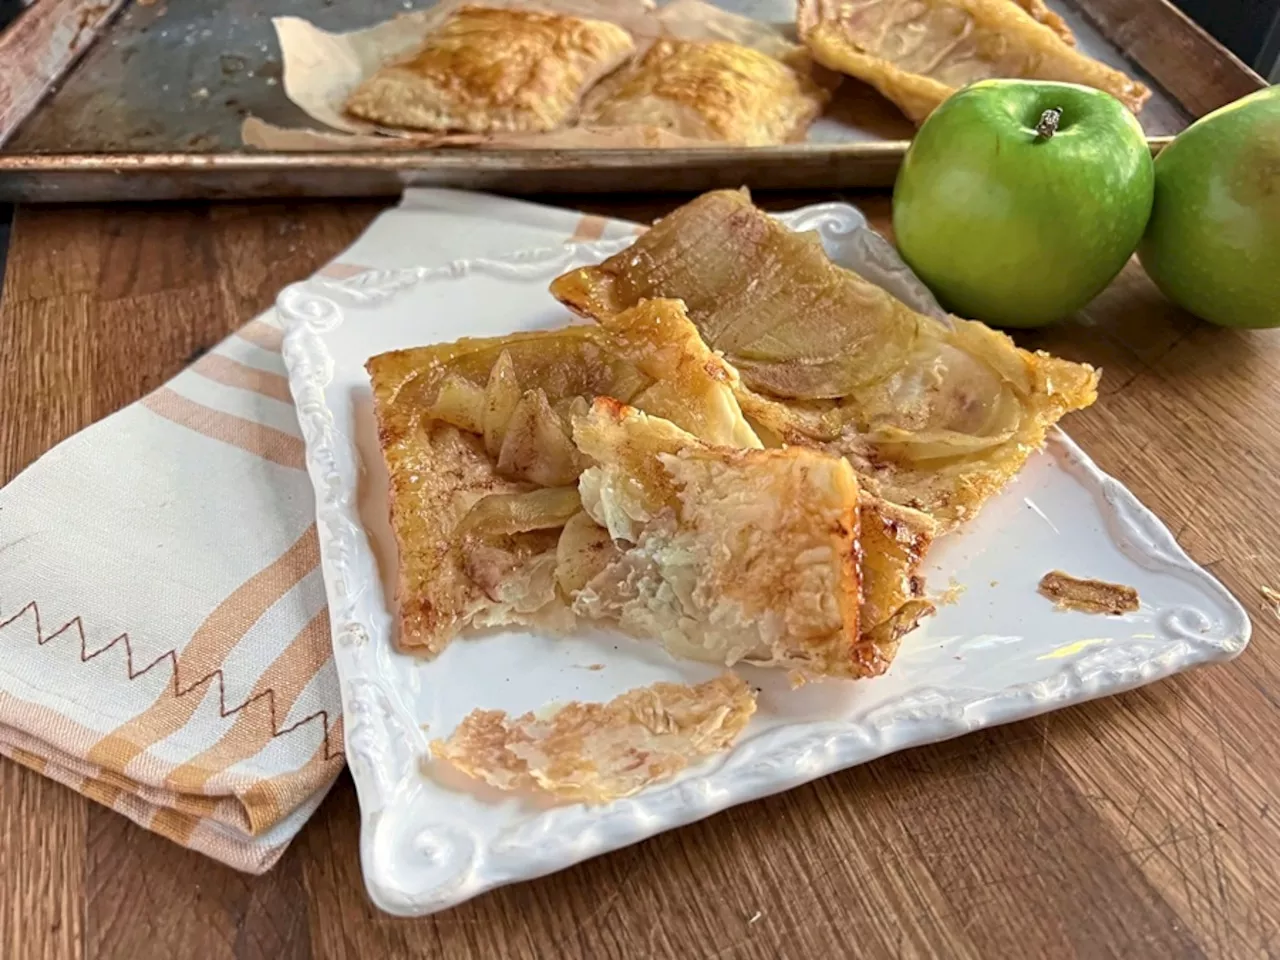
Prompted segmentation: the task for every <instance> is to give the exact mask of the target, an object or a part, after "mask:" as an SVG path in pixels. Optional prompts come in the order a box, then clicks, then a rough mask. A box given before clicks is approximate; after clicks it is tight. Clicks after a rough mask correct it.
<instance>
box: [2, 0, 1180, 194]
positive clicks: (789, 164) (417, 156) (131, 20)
mask: <svg viewBox="0 0 1280 960" xmlns="http://www.w3.org/2000/svg"><path fill="white" fill-rule="evenodd" d="M717 2H718V4H719V5H720V6H722V7H724V8H726V9H730V10H733V11H734V12H738V13H742V14H745V15H747V16H751V17H754V18H755V19H757V20H761V21H765V22H773V23H781V24H789V23H790V22H791V21H792V19H793V16H794V3H793V0H717ZM423 5H425V4H421V3H414V2H410V0H365V2H363V3H359V4H354V3H343V2H339V0H289V2H285V3H282V4H278V5H272V6H271V7H270V9H269V12H268V10H265V9H264V8H263V5H261V4H259V3H256V2H254V0H157V2H155V3H151V4H144V3H140V2H131V3H130V4H129V5H128V6H127V7H126V8H125V9H124V10H123V11H122V12H120V13H119V14H118V15H117V16H116V17H115V18H114V20H113V21H112V22H111V23H110V24H109V25H108V26H107V27H105V28H104V29H103V31H102V32H101V34H100V35H99V37H98V39H97V40H96V42H95V43H94V45H93V46H92V48H91V49H90V50H89V51H88V52H87V53H85V54H84V55H83V57H82V58H81V59H80V61H79V62H78V63H77V64H76V65H75V66H74V67H73V68H72V69H71V71H70V72H69V73H68V75H67V76H66V77H65V78H64V79H63V80H62V82H61V83H59V84H58V85H57V86H56V88H55V89H54V90H53V91H52V92H51V93H50V94H49V95H48V96H47V97H46V99H45V100H44V101H43V102H42V103H41V104H40V105H39V106H38V107H37V108H36V109H35V111H34V112H33V113H32V114H31V115H30V116H29V117H28V118H27V119H26V121H25V122H23V123H22V124H21V125H20V126H19V127H18V128H17V130H16V132H15V133H14V134H13V136H12V137H11V138H10V139H9V140H8V141H7V142H6V143H5V144H4V145H3V146H2V147H0V199H18V200H22V199H40V200H111V199H122V200H123V199H151V198H173V197H198V196H218V197H231V196H290V195H293V196H296V195H370V194H381V193H394V192H397V191H398V190H400V189H401V188H402V187H403V186H404V185H405V184H406V183H430V184H433V185H442V184H449V185H458V186H468V187H478V188H487V189H501V190H508V191H515V192H541V191H549V190H569V191H600V190H616V189H629V190H644V189H653V190H677V189H678V190H685V189H705V188H707V187H710V186H718V185H727V184H731V183H742V182H747V183H750V184H751V185H753V186H756V187H758V188H788V189H790V188H796V187H815V188H819V187H820V188H832V187H850V186H881V185H884V184H886V183H889V182H891V181H892V177H893V173H894V171H895V170H896V165H897V161H898V160H899V159H900V157H901V153H902V151H903V150H904V149H905V141H906V140H907V139H909V138H910V136H911V134H912V132H913V130H914V128H913V127H912V125H911V124H910V123H909V122H908V121H906V120H905V118H903V117H902V116H901V115H900V114H899V113H898V112H897V110H896V108H894V107H893V106H892V105H891V104H888V103H887V102H886V101H883V100H881V99H880V98H879V97H878V95H876V94H875V93H874V92H873V91H870V89H869V88H865V87H862V85H861V84H857V83H856V82H855V81H852V80H847V81H846V83H845V85H844V88H843V92H842V93H841V94H840V95H839V96H838V97H837V100H836V102H835V103H834V104H833V107H832V111H833V113H834V114H835V115H836V118H835V119H829V118H823V119H821V120H819V121H818V122H817V123H815V125H814V127H813V128H812V130H811V132H810V136H809V138H808V141H807V142H806V143H804V144H798V145H795V146H788V147H779V148H760V149H755V150H743V149H736V148H733V149H723V150H722V149H719V148H716V149H708V150H705V151H703V150H698V151H683V150H682V151H670V150H667V151H655V150H628V151H562V150H549V151H528V150H525V151H502V152H498V151H492V152H490V151H467V150H456V149H455V150H434V151H422V152H411V153H410V152H399V153H396V154H394V155H390V154H368V153H362V154H334V153H328V154H319V153H317V154H262V153H256V154H255V153H246V152H244V150H243V148H242V146H241V143H240V124H241V122H242V120H243V119H244V117H245V116H246V115H249V114H252V115H255V116H258V117H261V118H262V119H264V120H267V121H268V122H270V123H274V124H279V125H283V126H315V124H314V123H313V122H312V121H310V120H309V118H308V117H306V116H305V115H304V114H303V113H302V112H301V111H300V110H298V108H296V107H295V106H293V104H291V103H290V102H289V101H288V99H287V98H286V97H285V96H284V93H283V90H282V89H281V85H280V56H279V49H278V47H277V45H276V40H275V33H274V30H273V29H272V27H271V17H272V16H273V15H284V14H288V15H293V16H300V17H304V18H306V19H309V20H312V21H313V22H315V23H317V24H318V25H320V26H322V27H324V28H325V29H329V30H349V29H355V28H357V27H361V26H366V25H368V24H371V23H375V22H378V21H381V20H385V19H387V18H389V17H392V16H394V15H395V14H397V13H401V12H403V11H405V10H408V9H412V8H414V7H415V6H423ZM1050 6H1052V7H1054V8H1055V9H1057V10H1058V11H1059V12H1060V13H1061V14H1062V15H1063V16H1064V17H1065V18H1066V19H1067V21H1068V22H1069V24H1070V25H1071V27H1072V29H1073V30H1074V31H1075V33H1076V36H1077V38H1078V42H1079V45H1080V47H1081V48H1082V49H1083V50H1084V51H1085V52H1088V53H1090V54H1092V55H1093V56H1095V57H1097V58H1098V59H1100V60H1102V61H1104V62H1107V63H1109V64H1111V65H1113V66H1116V67H1119V68H1120V69H1123V70H1125V71H1126V72H1128V73H1130V74H1131V75H1133V76H1136V77H1137V78H1139V79H1141V80H1143V81H1144V82H1145V83H1147V84H1148V85H1149V86H1151V88H1152V90H1153V91H1154V92H1153V96H1152V98H1151V100H1150V102H1149V103H1148V104H1147V107H1146V109H1145V110H1144V111H1143V113H1142V117H1141V119H1142V122H1143V125H1144V127H1145V128H1146V130H1147V132H1148V133H1149V134H1150V135H1152V136H1159V135H1162V134H1169V133H1173V132H1176V131H1177V130H1179V129H1181V128H1182V127H1183V126H1185V124H1186V122H1187V120H1188V116H1187V114H1186V112H1185V111H1183V110H1182V108H1181V107H1179V106H1178V105H1177V104H1176V103H1175V102H1174V101H1173V100H1172V99H1171V98H1170V97H1168V96H1167V95H1166V94H1165V93H1164V92H1163V91H1162V90H1161V89H1160V88H1159V86H1158V85H1157V84H1156V83H1154V82H1153V81H1152V80H1151V78H1150V77H1148V76H1146V75H1145V74H1144V73H1143V71H1141V70H1140V69H1137V68H1136V67H1135V65H1134V64H1132V63H1129V62H1127V61H1126V60H1125V58H1124V57H1123V56H1122V55H1121V53H1120V52H1119V50H1118V49H1117V48H1116V47H1115V46H1114V45H1112V44H1111V43H1109V42H1108V41H1107V40H1106V39H1105V38H1104V37H1102V36H1101V35H1100V34H1099V33H1098V32H1097V31H1096V30H1094V29H1093V28H1092V27H1091V26H1090V24H1089V23H1088V22H1087V21H1086V20H1085V19H1084V17H1083V16H1082V15H1081V13H1080V12H1079V11H1078V10H1077V9H1076V8H1075V7H1074V6H1072V5H1071V4H1070V2H1069V0H1050ZM0 69H3V66H2V65H0ZM851 105H852V106H851ZM854 118H856V119H854Z"/></svg>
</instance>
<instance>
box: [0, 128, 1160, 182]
mask: <svg viewBox="0 0 1280 960" xmlns="http://www.w3.org/2000/svg"><path fill="white" fill-rule="evenodd" d="M1172 140H1173V137H1172V136H1154V137H1148V138H1147V142H1148V144H1149V145H1150V146H1151V149H1152V151H1153V152H1159V151H1160V150H1161V149H1162V148H1163V147H1165V146H1166V145H1167V144H1168V143H1169V142H1171V141H1172ZM910 143H911V141H909V140H879V141H867V142H861V143H847V144H803V145H795V146H780V147H749V148H742V147H735V148H724V147H663V148H642V149H635V148H628V149H589V150H587V149H581V148H578V149H548V150H540V149H529V148H520V149H510V150H476V149H474V148H467V147H436V148H433V149H431V150H404V149H390V150H359V151H356V150H352V151H310V152H296V153H254V152H243V151H238V152H232V153H184V152H162V153H41V154H8V155H6V154H0V173H72V172H85V171H93V172H98V173H100V172H104V171H109V172H118V173H135V172H136V173H143V172H159V171H171V170H202V171H203V170H222V171H233V170H234V171H270V170H284V171H287V170H309V169H315V168H317V167H319V168H332V169H351V168H358V169H369V170H412V169H427V168H435V169H450V168H454V169H473V170H474V169H484V170H510V171H519V170H530V171H534V170H566V169H597V170H606V169H612V170H620V169H629V170H633V171H635V172H637V173H641V172H643V171H645V170H661V169H670V168H673V167H685V166H705V165H706V164H708V163H724V162H734V163H743V162H744V161H745V162H752V161H759V162H761V163H776V162H779V161H789V160H794V161H821V160H837V159H863V158H865V159H867V160H900V159H901V158H902V157H903V156H904V155H905V154H906V152H907V148H908V146H910Z"/></svg>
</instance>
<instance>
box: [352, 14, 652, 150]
mask: <svg viewBox="0 0 1280 960" xmlns="http://www.w3.org/2000/svg"><path fill="white" fill-rule="evenodd" d="M634 51H635V41H634V40H633V39H632V37H631V34H629V33H628V32H627V31H626V30H624V29H623V28H622V27H620V26H618V25H617V24H613V23H608V22H606V21H603V20H588V19H582V18H579V17H571V16H567V15H564V14H557V13H548V12H542V11H537V10H525V9H504V8H497V7H482V6H464V7H460V8H459V9H458V10H456V11H455V12H454V13H453V14H452V15H450V16H449V17H448V19H446V20H445V21H444V22H443V23H442V24H441V25H440V26H439V27H438V28H437V29H435V30H434V31H432V32H431V33H430V34H429V35H428V36H427V39H426V42H425V43H424V44H423V46H422V48H421V49H420V50H418V52H417V53H415V54H413V55H412V56H411V57H409V58H408V59H405V60H402V61H400V62H398V63H393V64H389V65H387V66H384V67H383V68H382V69H380V70H378V71H377V72H376V73H375V74H374V75H373V76H371V77H369V78H368V79H367V80H365V81H364V83H362V84H360V86H358V87H357V88H356V89H355V91H354V92H353V93H352V94H351V96H350V97H349V98H348V100H347V103H346V109H347V112H348V113H351V114H352V115H354V116H357V117H360V118H361V119H363V120H368V121H371V122H373V123H377V124H381V125H383V126H387V127H408V128H412V129H417V130H432V131H437V132H441V133H445V132H450V133H476V134H488V133H543V132H546V131H549V130H555V129H557V128H559V127H562V126H564V125H566V124H567V123H569V122H571V121H572V120H573V119H574V118H575V116H576V114H577V109H578V105H579V102H580V101H581V99H582V96H583V94H584V93H585V92H586V91H587V90H588V89H589V88H590V87H591V86H592V85H593V84H594V83H595V82H596V81H597V80H599V79H600V78H601V77H602V76H604V75H605V74H607V73H609V72H611V71H612V70H614V69H615V68H616V67H618V65H619V64H621V63H622V62H623V61H624V60H626V59H627V58H628V57H630V56H631V55H632V53H633V52H634Z"/></svg>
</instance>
